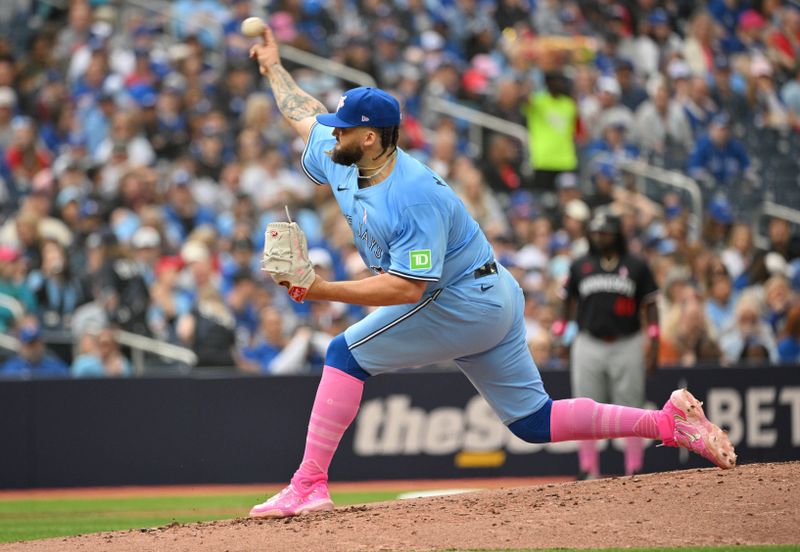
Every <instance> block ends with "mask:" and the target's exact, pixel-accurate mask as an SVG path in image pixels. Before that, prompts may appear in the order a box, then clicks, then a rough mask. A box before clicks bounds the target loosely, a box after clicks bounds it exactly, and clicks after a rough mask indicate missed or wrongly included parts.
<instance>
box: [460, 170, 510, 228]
mask: <svg viewBox="0 0 800 552" xmlns="http://www.w3.org/2000/svg"><path fill="white" fill-rule="evenodd" d="M465 161H466V160H465ZM455 178H456V184H457V186H456V191H457V192H458V196H459V197H460V198H461V201H463V202H464V205H466V206H467V210H468V211H469V213H470V215H472V218H474V219H475V220H476V221H477V222H478V224H479V225H480V226H481V228H482V229H483V231H484V232H485V233H486V235H487V236H496V235H500V234H505V233H506V232H508V230H509V228H508V223H507V221H506V217H505V215H504V214H503V211H502V209H501V208H500V204H499V203H498V201H497V199H496V198H495V196H494V193H493V192H492V191H491V190H490V189H489V188H488V187H487V186H486V184H485V183H484V181H483V175H482V174H481V172H480V171H479V170H478V169H476V168H475V167H474V166H472V163H471V162H469V161H466V163H464V164H463V168H461V169H460V170H459V172H458V174H457V175H456V176H455Z"/></svg>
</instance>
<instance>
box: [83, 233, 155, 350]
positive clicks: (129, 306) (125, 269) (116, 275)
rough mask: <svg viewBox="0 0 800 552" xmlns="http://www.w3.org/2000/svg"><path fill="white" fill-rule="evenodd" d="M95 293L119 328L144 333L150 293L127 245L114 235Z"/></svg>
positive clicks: (145, 331) (110, 241) (110, 239)
mask: <svg viewBox="0 0 800 552" xmlns="http://www.w3.org/2000/svg"><path fill="white" fill-rule="evenodd" d="M96 286H97V296H96V299H98V300H99V301H100V304H101V305H102V306H103V309H104V310H105V312H106V316H107V317H108V320H109V321H111V322H113V323H114V324H116V325H118V326H119V327H120V328H121V329H124V330H127V331H130V332H134V333H138V334H142V335H147V334H148V331H147V309H148V306H149V303H150V295H149V293H148V290H147V282H146V280H145V272H144V270H143V269H142V267H141V266H140V264H139V263H137V262H136V261H135V260H134V259H133V258H132V255H131V254H130V252H129V251H128V249H127V247H126V246H125V245H123V244H121V243H120V242H119V241H117V240H116V239H115V238H113V237H109V245H108V246H107V249H106V250H105V258H104V260H103V264H102V266H101V268H100V272H99V274H98V280H97V282H96Z"/></svg>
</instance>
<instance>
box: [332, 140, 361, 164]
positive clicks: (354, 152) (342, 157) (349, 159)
mask: <svg viewBox="0 0 800 552" xmlns="http://www.w3.org/2000/svg"><path fill="white" fill-rule="evenodd" d="M362 157H364V148H362V147H361V144H353V145H352V146H350V147H348V148H345V147H344V146H342V145H341V144H340V145H339V146H338V147H335V148H334V149H333V150H332V151H331V161H333V162H334V163H336V164H337V165H344V166H346V167H349V166H350V165H355V164H356V163H358V162H359V161H361V158H362Z"/></svg>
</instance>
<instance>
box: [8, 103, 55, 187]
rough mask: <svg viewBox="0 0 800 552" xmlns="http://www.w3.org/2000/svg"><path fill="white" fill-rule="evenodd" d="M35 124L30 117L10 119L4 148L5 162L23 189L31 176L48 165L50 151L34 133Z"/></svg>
mask: <svg viewBox="0 0 800 552" xmlns="http://www.w3.org/2000/svg"><path fill="white" fill-rule="evenodd" d="M36 130H37V129H36V124H35V123H34V121H33V119H31V118H30V117H25V116H22V115H19V116H17V117H15V118H14V119H13V120H12V121H11V132H12V135H11V142H10V143H9V144H8V148H7V149H6V150H5V162H6V164H7V165H8V169H9V170H10V171H11V174H12V176H13V177H14V179H15V180H16V182H17V186H19V187H21V188H23V189H25V188H28V187H29V186H30V185H31V180H32V179H33V176H34V175H35V174H36V173H38V172H39V171H41V170H42V169H46V168H47V167H49V166H50V161H51V158H50V153H49V152H48V151H47V150H46V149H45V148H44V147H43V145H42V144H41V143H40V141H39V140H38V137H37V134H36Z"/></svg>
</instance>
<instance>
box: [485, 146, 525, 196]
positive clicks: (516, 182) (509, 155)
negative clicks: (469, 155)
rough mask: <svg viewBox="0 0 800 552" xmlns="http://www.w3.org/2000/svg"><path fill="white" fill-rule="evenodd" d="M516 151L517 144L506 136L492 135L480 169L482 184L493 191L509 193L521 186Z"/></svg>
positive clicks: (520, 174)
mask: <svg viewBox="0 0 800 552" xmlns="http://www.w3.org/2000/svg"><path fill="white" fill-rule="evenodd" d="M518 150H519V148H518V146H517V144H515V143H514V141H513V140H512V139H511V138H509V137H508V136H505V135H503V134H496V133H495V134H492V136H491V138H490V139H489V143H488V146H487V151H486V154H485V155H484V158H483V160H482V162H481V163H480V169H481V172H483V179H484V182H486V184H487V185H488V186H489V187H490V188H491V189H492V190H493V191H495V192H498V193H510V192H512V191H513V190H516V189H518V188H520V187H521V186H522V184H523V177H522V173H521V171H520V159H519V157H520V156H519V154H518Z"/></svg>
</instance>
